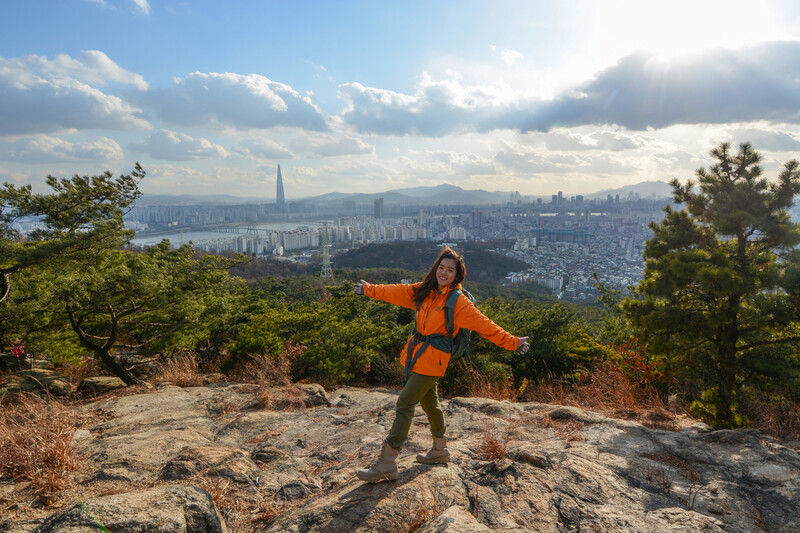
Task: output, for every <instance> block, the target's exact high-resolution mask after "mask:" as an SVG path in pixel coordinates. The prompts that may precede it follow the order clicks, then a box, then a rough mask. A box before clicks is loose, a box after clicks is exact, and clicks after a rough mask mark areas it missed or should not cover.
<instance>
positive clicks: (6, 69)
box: [0, 50, 148, 90]
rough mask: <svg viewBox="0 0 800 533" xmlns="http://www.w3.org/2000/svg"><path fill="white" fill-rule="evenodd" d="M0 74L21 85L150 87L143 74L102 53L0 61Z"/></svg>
mask: <svg viewBox="0 0 800 533" xmlns="http://www.w3.org/2000/svg"><path fill="white" fill-rule="evenodd" d="M0 74H2V76H3V78H7V77H11V76H15V77H17V78H18V80H19V82H20V85H21V86H25V85H29V84H31V83H34V82H35V81H37V80H42V79H43V80H48V81H58V80H64V79H73V80H77V81H80V82H83V83H86V84H88V85H91V86H103V85H105V84H107V83H109V82H116V83H123V84H126V85H133V86H134V87H136V88H137V89H140V90H147V88H148V84H147V82H146V81H145V80H144V78H143V77H142V76H141V75H140V74H135V73H133V72H129V71H127V70H125V69H124V68H122V67H120V66H119V65H117V64H116V63H115V62H114V61H112V60H111V59H110V58H109V57H108V56H107V55H106V54H104V53H103V52H101V51H99V50H84V51H83V52H81V53H80V54H78V56H77V57H75V58H73V57H70V56H68V55H66V54H59V55H57V56H56V57H54V58H53V59H48V58H47V57H45V56H38V55H28V56H25V57H17V58H10V59H3V58H0Z"/></svg>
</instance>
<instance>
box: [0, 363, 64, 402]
mask: <svg viewBox="0 0 800 533" xmlns="http://www.w3.org/2000/svg"><path fill="white" fill-rule="evenodd" d="M71 390H72V384H71V383H70V381H69V378H67V377H64V376H62V375H61V374H58V373H57V372H55V371H53V370H45V369H35V370H23V371H21V372H16V373H14V374H9V375H8V376H5V377H4V378H2V380H0V398H2V397H3V396H9V395H13V394H20V393H33V394H42V393H48V394H52V395H53V396H66V395H68V394H69V393H70V391H71Z"/></svg>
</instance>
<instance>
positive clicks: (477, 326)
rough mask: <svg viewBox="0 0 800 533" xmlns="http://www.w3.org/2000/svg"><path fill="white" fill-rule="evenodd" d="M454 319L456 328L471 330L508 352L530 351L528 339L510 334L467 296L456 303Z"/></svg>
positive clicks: (463, 296)
mask: <svg viewBox="0 0 800 533" xmlns="http://www.w3.org/2000/svg"><path fill="white" fill-rule="evenodd" d="M454 319H455V325H456V327H458V328H467V329H471V330H472V331H474V332H476V333H478V334H479V335H480V336H481V337H483V338H484V339H486V340H487V341H489V342H491V343H493V344H496V345H497V346H499V347H501V348H505V349H506V350H510V351H514V350H517V351H519V352H520V353H525V352H527V351H528V349H530V345H529V344H528V337H517V336H515V335H512V334H511V333H508V332H507V331H506V330H504V329H503V328H501V327H500V326H498V325H497V324H495V323H494V322H493V321H492V320H491V319H490V318H489V317H487V316H486V315H484V314H483V313H481V312H480V311H479V310H478V308H477V307H475V305H474V304H473V303H472V302H471V301H470V300H469V298H467V297H466V296H465V295H461V297H459V299H458V301H457V302H456V307H455V315H454Z"/></svg>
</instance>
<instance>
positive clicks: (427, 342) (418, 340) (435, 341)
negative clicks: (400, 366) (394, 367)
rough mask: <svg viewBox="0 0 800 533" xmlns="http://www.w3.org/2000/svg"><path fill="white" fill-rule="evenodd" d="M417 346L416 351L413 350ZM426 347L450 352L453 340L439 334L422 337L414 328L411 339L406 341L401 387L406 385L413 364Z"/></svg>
mask: <svg viewBox="0 0 800 533" xmlns="http://www.w3.org/2000/svg"><path fill="white" fill-rule="evenodd" d="M416 346H419V348H417V350H416V351H414V348H415V347H416ZM428 346H433V347H434V348H436V349H437V350H441V351H443V352H448V353H449V352H450V350H451V349H452V347H453V340H452V339H451V338H450V337H448V336H447V335H442V334H441V333H431V334H430V335H423V334H422V333H420V332H419V331H417V328H416V326H414V333H413V335H411V338H410V339H409V340H408V350H407V351H406V366H405V376H404V378H403V385H405V384H406V382H407V381H408V376H409V374H411V369H412V368H414V364H416V362H417V359H419V356H420V355H422V353H423V352H424V351H425V350H427V349H428Z"/></svg>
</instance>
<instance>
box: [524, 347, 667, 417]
mask: <svg viewBox="0 0 800 533" xmlns="http://www.w3.org/2000/svg"><path fill="white" fill-rule="evenodd" d="M650 380H651V378H650V377H649V375H648V374H647V372H646V371H637V372H635V373H633V374H632V373H630V372H626V370H625V368H623V366H622V365H621V364H620V363H617V362H615V361H611V360H603V361H598V362H597V363H596V364H595V366H594V367H593V368H592V369H591V370H587V371H584V372H581V373H579V374H578V376H577V378H576V379H574V380H570V381H565V380H558V379H551V380H550V381H547V382H543V383H539V384H537V385H535V386H532V387H527V389H526V391H525V395H524V399H525V400H526V401H534V402H541V403H554V404H559V405H571V406H575V407H581V408H584V409H592V410H595V411H598V412H603V413H608V414H611V415H613V416H620V415H622V416H623V417H624V418H637V419H638V418H651V417H652V416H654V413H657V414H658V417H657V418H659V419H660V420H659V421H660V422H666V421H669V420H671V419H673V418H674V415H673V414H672V413H670V411H669V410H668V409H667V406H666V405H665V403H664V401H663V400H662V399H661V397H660V396H659V394H658V391H657V389H656V386H655V384H654V383H653V382H652V381H650Z"/></svg>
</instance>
